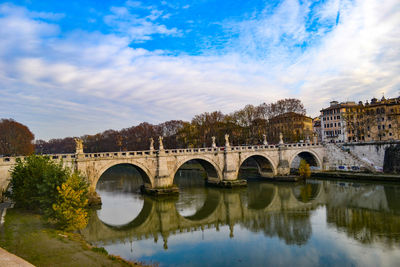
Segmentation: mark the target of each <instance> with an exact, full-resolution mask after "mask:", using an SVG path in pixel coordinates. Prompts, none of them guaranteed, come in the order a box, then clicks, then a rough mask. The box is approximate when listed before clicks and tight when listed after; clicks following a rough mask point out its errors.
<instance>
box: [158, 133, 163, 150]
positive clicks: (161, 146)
mask: <svg viewBox="0 0 400 267" xmlns="http://www.w3.org/2000/svg"><path fill="white" fill-rule="evenodd" d="M158 142H159V143H160V148H159V150H164V145H163V137H162V136H159V137H158Z"/></svg>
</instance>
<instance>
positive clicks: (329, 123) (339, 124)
mask: <svg viewBox="0 0 400 267" xmlns="http://www.w3.org/2000/svg"><path fill="white" fill-rule="evenodd" d="M357 106H358V105H357V104H356V103H355V102H342V103H339V102H337V101H332V102H330V106H329V107H328V108H324V109H322V110H321V116H320V118H321V140H322V142H345V141H346V140H348V138H349V137H350V138H353V135H354V133H353V132H352V131H350V132H349V133H348V132H347V131H346V127H345V125H346V120H345V117H346V116H345V114H348V112H349V111H350V110H353V109H356V108H357Z"/></svg>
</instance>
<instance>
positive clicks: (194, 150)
mask: <svg viewBox="0 0 400 267" xmlns="http://www.w3.org/2000/svg"><path fill="white" fill-rule="evenodd" d="M320 145H321V144H320V143H292V144H283V145H248V146H231V147H216V148H213V147H206V148H182V149H166V150H164V152H165V153H166V154H193V153H207V152H224V151H257V150H263V149H276V148H278V147H280V146H283V147H288V148H290V147H310V146H320ZM158 153H159V150H144V151H121V152H103V153H84V157H85V158H123V157H126V158H131V157H143V156H155V155H157V154H158ZM45 156H48V157H50V158H51V159H52V160H56V161H58V160H61V159H62V160H73V159H75V158H76V154H45ZM17 158H19V159H21V160H23V159H25V157H23V156H19V157H3V158H0V162H5V163H9V164H14V163H16V159H17Z"/></svg>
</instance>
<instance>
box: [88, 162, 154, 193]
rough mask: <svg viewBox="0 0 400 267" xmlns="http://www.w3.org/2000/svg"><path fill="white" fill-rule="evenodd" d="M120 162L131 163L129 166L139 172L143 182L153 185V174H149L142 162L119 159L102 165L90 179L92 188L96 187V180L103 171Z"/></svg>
mask: <svg viewBox="0 0 400 267" xmlns="http://www.w3.org/2000/svg"><path fill="white" fill-rule="evenodd" d="M121 164H127V165H131V166H133V167H135V169H136V170H137V171H138V172H139V173H140V175H141V177H142V179H143V183H144V184H148V185H150V186H151V187H152V186H153V185H154V181H153V176H152V175H151V173H150V171H149V170H148V168H147V167H146V166H144V165H143V164H142V163H140V162H132V161H130V160H119V161H112V162H109V163H107V164H106V165H104V166H102V167H101V168H100V169H99V171H98V172H97V175H95V177H94V179H93V181H92V187H93V188H94V189H96V185H97V183H98V181H99V180H100V178H101V176H102V175H103V173H105V172H106V171H107V170H108V169H110V168H112V167H114V166H117V165H121Z"/></svg>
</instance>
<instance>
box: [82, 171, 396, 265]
mask: <svg viewBox="0 0 400 267" xmlns="http://www.w3.org/2000/svg"><path fill="white" fill-rule="evenodd" d="M111 176H112V175H111ZM118 177H119V178H115V176H114V180H113V179H112V177H110V178H106V179H104V181H103V183H102V185H99V187H98V188H97V189H98V191H99V193H100V195H101V197H102V200H103V207H102V209H101V210H99V211H97V213H96V212H94V213H93V214H92V216H91V218H90V222H89V225H88V227H87V228H86V229H85V230H84V231H83V234H84V236H85V238H86V239H87V240H88V241H89V242H91V243H93V244H96V245H100V246H105V247H106V249H107V250H109V251H110V252H111V253H114V254H119V255H122V256H123V257H125V258H127V259H136V260H138V259H139V260H149V259H154V260H157V261H159V262H161V265H169V264H172V265H179V264H182V265H201V264H199V263H200V262H196V261H198V260H199V259H198V258H196V257H197V256H196V255H194V254H193V253H192V252H191V251H188V247H187V246H189V247H191V248H192V249H195V248H194V247H196V248H198V249H200V250H201V251H202V253H205V254H207V255H209V258H208V260H209V261H210V265H216V264H217V263H218V262H219V260H220V259H219V258H221V257H222V258H223V259H224V261H223V262H219V264H220V265H229V266H235V265H242V263H244V262H247V264H250V263H253V264H255V265H259V264H260V263H261V262H263V263H265V262H268V263H269V264H274V265H281V264H292V263H294V262H296V261H297V260H298V259H303V260H304V265H321V264H328V263H329V262H330V260H332V261H333V262H335V263H337V262H338V261H337V259H336V261H334V258H335V257H337V256H338V255H342V254H343V255H342V256H341V257H342V259H341V261H343V262H342V263H343V264H344V265H352V264H354V263H357V262H358V260H359V258H357V257H354V258H353V257H352V256H351V255H350V254H349V253H350V252H349V251H350V250H351V251H353V250H357V249H356V247H357V246H356V245H355V244H354V242H352V240H353V241H354V240H355V241H357V242H358V244H360V245H364V244H368V245H369V246H368V247H364V249H370V250H373V253H374V255H375V256H376V255H377V253H378V252H379V253H380V254H382V253H383V252H382V251H383V249H382V247H381V246H383V247H384V248H391V249H392V250H394V252H397V254H396V253H394V254H395V255H397V256H392V254H391V256H387V255H386V254H385V255H386V256H387V257H390V259H389V262H390V261H392V260H400V258H399V256H398V255H399V253H398V252H400V249H399V248H400V246H399V244H400V242H399V241H400V240H399V239H400V235H399V233H400V207H399V200H400V199H399V192H400V186H398V185H393V184H388V185H382V184H372V183H369V184H363V183H349V182H335V181H323V182H321V181H318V180H310V181H308V182H307V183H302V184H296V185H294V184H272V183H266V182H251V183H249V186H248V188H244V189H238V190H222V189H214V188H206V187H204V173H203V172H202V171H201V170H195V169H190V170H180V171H179V172H178V173H177V176H176V179H175V182H176V183H177V184H178V185H179V186H180V195H179V197H176V198H172V199H163V200H160V199H153V198H150V197H147V196H141V195H139V194H138V193H137V188H138V187H139V185H140V184H141V180H140V176H137V175H136V176H135V177H136V178H134V177H129V179H130V180H135V179H136V180H135V181H128V180H129V179H128V177H125V176H123V175H122V176H121V175H120V174H119V176H118ZM123 177H125V178H123ZM102 179H103V177H102ZM121 179H122V181H121ZM127 188H128V189H127ZM121 195H122V196H123V197H121ZM107 202H110V203H112V204H110V205H108V204H107ZM125 202H126V203H125ZM109 209H110V210H111V209H114V210H113V211H112V212H111V211H110V210H109ZM107 210H108V211H107ZM121 218H122V219H121ZM343 234H345V235H344V236H343ZM327 235H331V236H330V238H328V239H326V238H327V237H326V236H327ZM229 240H231V241H229ZM149 241H151V243H149ZM160 241H161V242H160ZM260 242H261V243H265V245H262V244H261V243H260ZM321 242H322V243H321ZM135 244H136V245H135ZM257 244H258V245H257ZM266 244H269V245H268V248H266V247H265V246H266ZM325 246H329V247H330V249H325ZM354 246H356V247H354ZM128 247H129V248H128ZM227 248H230V249H231V250H232V251H237V253H238V255H241V259H240V260H241V261H236V260H235V261H233V259H232V258H231V257H230V256H228V255H226V256H223V255H221V254H218V255H214V254H215V253H214V250H216V249H218V250H221V251H222V250H224V249H227ZM278 248H279V249H282V251H281V253H289V252H288V251H287V249H290V253H291V254H293V253H294V254H296V253H300V251H303V250H305V251H304V252H303V254H301V253H300V256H298V257H295V258H292V260H293V261H292V262H288V261H287V259H285V260H284V261H281V262H276V260H275V259H274V260H273V259H272V258H273V257H274V255H273V251H274V250H276V249H278ZM311 248H312V249H313V250H315V251H314V252H315V253H316V254H318V255H316V257H323V262H320V261H321V259H320V261H317V262H312V261H310V260H309V259H308V258H307V260H306V255H308V254H309V253H310V249H311ZM344 248H347V250H346V249H344ZM266 250H268V252H266ZM313 250H311V251H313ZM283 251H286V252H283ZM306 251H307V253H306ZM389 252H390V251H389ZM389 252H385V253H389ZM245 253H247V254H249V255H253V258H251V257H249V256H244V255H243V254H245ZM271 253H272V254H271ZM275 253H276V252H275ZM354 253H355V252H354ZM371 253H372V252H371ZM379 253H378V254H379ZM183 254H185V255H186V256H187V257H189V256H188V254H190V255H191V256H190V257H191V258H190V259H187V260H186V261H182V262H181V261H180V258H179V257H180V256H178V255H181V256H182V255H183ZM247 254H246V255H247ZM380 254H379V255H380ZM174 255H175V256H174ZM211 255H214V256H211ZM267 255H269V256H270V257H271V259H268V260H267V259H266V257H267ZM186 256H185V257H186ZM292 256H293V255H292ZM292 256H289V257H292ZM314 256H315V255H314ZM386 256H385V257H386ZM171 257H172V258H173V259H174V260H173V261H172V262H169V261H170V260H171ZM307 257H310V255H308V256H307ZM256 259H257V260H256ZM378 259H379V257H377V258H374V259H372V260H371V262H367V265H368V264H372V265H373V263H374V261H377V260H378ZM299 265H302V264H299ZM328 265H329V264H328Z"/></svg>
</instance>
